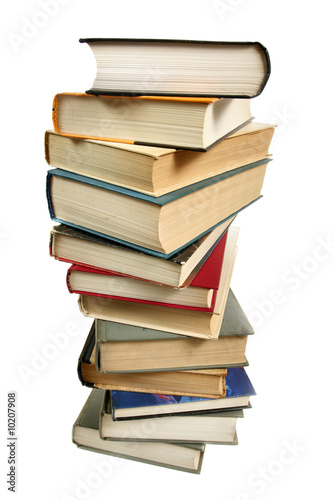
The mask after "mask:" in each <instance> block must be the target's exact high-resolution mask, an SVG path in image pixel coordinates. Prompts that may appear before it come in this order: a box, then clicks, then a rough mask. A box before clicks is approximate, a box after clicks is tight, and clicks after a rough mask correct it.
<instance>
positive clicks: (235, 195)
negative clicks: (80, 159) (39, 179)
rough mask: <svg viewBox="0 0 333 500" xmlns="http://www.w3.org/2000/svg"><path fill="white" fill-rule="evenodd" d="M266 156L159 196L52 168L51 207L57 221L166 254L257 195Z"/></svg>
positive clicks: (208, 228) (195, 237)
mask: <svg viewBox="0 0 333 500" xmlns="http://www.w3.org/2000/svg"><path fill="white" fill-rule="evenodd" d="M268 161H269V160H268V159H265V160H261V161H258V162H255V163H251V164H249V165H245V166H243V167H240V168H237V169H235V170H232V171H229V172H225V173H223V174H221V175H218V176H215V177H212V178H210V179H206V180H204V181H201V182H198V183H196V184H192V185H190V186H186V187H184V188H182V189H178V190H176V191H173V192H171V193H168V194H165V195H163V196H159V197H154V196H149V195H145V194H143V193H139V192H137V191H133V190H130V189H126V188H122V187H120V186H116V185H113V184H109V183H106V182H102V181H98V180H96V179H91V178H89V177H84V176H82V175H78V174H74V173H71V172H66V171H64V170H60V169H54V170H50V171H49V172H48V176H47V199H48V205H49V212H50V215H51V218H52V219H53V220H55V221H57V222H61V223H63V224H66V225H69V226H72V227H75V228H76V229H82V230H86V231H88V232H91V233H93V234H97V235H99V236H103V237H105V238H110V239H111V240H114V241H117V242H120V243H123V244H126V245H129V246H132V247H134V248H136V249H138V250H141V251H143V252H146V253H150V254H153V255H156V256H160V257H161V256H163V255H164V258H169V257H170V256H171V255H173V254H174V253H176V252H179V251H180V249H182V248H184V247H185V246H187V245H189V244H190V243H192V242H193V241H194V240H196V239H198V238H200V237H201V236H203V235H204V234H206V233H207V232H210V231H212V230H213V229H214V228H216V227H218V226H219V225H220V224H222V223H223V222H225V221H226V220H228V219H230V218H232V217H234V216H235V215H236V214H237V213H238V212H239V211H241V210H243V209H244V208H246V207H247V206H249V205H250V204H252V203H253V202H254V201H256V200H257V199H258V198H260V197H261V189H262V185H263V182H264V177H265V172H266V166H267V163H268Z"/></svg>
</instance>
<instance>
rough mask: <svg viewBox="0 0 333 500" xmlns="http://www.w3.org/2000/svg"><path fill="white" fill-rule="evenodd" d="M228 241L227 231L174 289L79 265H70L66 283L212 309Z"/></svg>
mask: <svg viewBox="0 0 333 500" xmlns="http://www.w3.org/2000/svg"><path fill="white" fill-rule="evenodd" d="M226 241H227V232H226V233H225V235H224V236H223V238H222V239H221V240H220V242H219V243H218V245H217V246H216V247H215V249H214V250H213V251H212V253H211V254H210V256H209V257H208V259H207V260H206V262H205V263H204V264H203V266H202V267H201V269H200V270H199V271H198V273H197V275H196V276H195V277H194V278H193V280H192V282H191V284H190V285H189V286H188V287H186V288H182V289H173V288H171V287H168V286H163V285H160V284H156V283H151V282H148V281H146V280H142V279H137V278H134V277H128V276H122V275H118V274H116V273H110V272H106V271H99V270H96V269H93V268H88V267H84V266H77V265H73V266H71V267H70V268H69V269H68V271H67V286H68V289H69V291H70V292H71V293H81V294H84V295H93V296H98V297H107V298H114V299H120V300H128V301H133V302H140V303H148V304H149V303H150V304H159V305H164V306H169V307H181V308H188V309H194V310H203V311H209V312H212V311H213V310H214V306H215V300H216V295H217V289H218V286H219V281H220V275H221V271H222V263H223V256H224V250H225V245H226Z"/></svg>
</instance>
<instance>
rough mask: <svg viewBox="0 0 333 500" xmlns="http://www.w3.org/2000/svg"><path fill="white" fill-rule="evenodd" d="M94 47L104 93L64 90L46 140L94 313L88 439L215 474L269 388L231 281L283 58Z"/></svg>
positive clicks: (261, 173) (86, 362)
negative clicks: (267, 102)
mask: <svg viewBox="0 0 333 500" xmlns="http://www.w3.org/2000/svg"><path fill="white" fill-rule="evenodd" d="M80 41H81V42H85V43H88V44H89V46H90V47H91V49H92V51H93V53H94V54H95V57H96V62H97V74H96V79H95V81H94V84H93V87H92V88H91V89H90V90H89V91H87V92H86V93H80V94H79V93H77V94H73V93H62V94H58V95H56V97H55V98H54V103H53V123H54V130H48V131H47V132H46V134H45V155H46V160H47V162H48V163H49V164H50V165H51V166H52V167H56V168H54V169H51V170H50V171H49V172H48V175H47V198H48V205H49V211H50V215H51V218H52V219H53V220H54V221H56V222H58V223H59V224H58V225H57V226H55V227H53V229H52V231H51V237H50V254H51V255H52V256H53V257H55V258H56V259H58V260H61V261H65V262H68V263H70V264H71V266H70V268H69V269H68V272H67V276H66V280H67V286H68V289H69V291H70V292H71V293H77V294H78V304H79V308H80V310H81V312H82V313H83V314H84V315H85V316H88V317H91V318H93V323H92V326H91V329H90V332H89V334H88V337H87V339H86V342H85V344H84V346H83V349H82V352H81V355H80V357H79V362H78V375H79V379H80V381H81V383H82V384H84V385H85V386H87V387H90V388H91V392H90V395H89V397H88V399H87V402H86V404H85V405H84V407H83V409H82V411H81V413H80V415H79V416H78V418H77V420H76V422H75V424H74V426H73V441H74V443H76V444H77V445H78V446H79V447H81V448H84V449H88V450H93V451H96V452H100V453H106V454H111V455H115V456H120V457H123V458H128V459H132V460H137V461H142V462H146V463H151V464H155V465H161V466H165V467H170V468H174V469H178V470H184V471H188V472H194V473H199V472H200V470H201V464H202V460H203V454H204V449H205V445H206V444H207V443H214V444H220V445H221V444H237V434H236V422H237V419H238V418H241V417H243V410H244V409H246V408H249V407H250V406H251V405H250V397H251V396H252V395H254V394H255V392H254V389H253V386H252V384H251V382H250V380H249V378H248V376H247V374H246V371H245V369H244V367H245V366H247V364H248V362H247V358H246V355H245V350H246V343H247V338H248V336H249V335H252V334H253V333H254V332H253V329H252V327H251V325H250V324H249V322H248V320H247V318H246V316H245V314H244V312H243V311H242V308H241V306H240V304H239V303H238V301H237V299H236V297H235V295H234V294H233V292H232V290H231V288H230V283H231V276H232V270H233V266H234V262H235V257H236V252H237V237H238V232H239V228H237V227H234V225H233V222H234V220H235V218H236V216H237V214H238V213H239V212H240V211H241V210H243V209H245V208H247V207H248V206H249V205H251V204H252V203H254V202H255V201H257V200H258V199H259V198H260V197H261V189H262V185H263V181H264V177H265V171H266V166H267V164H268V162H269V161H270V158H269V156H270V155H269V153H268V148H269V144H270V141H271V139H272V136H273V132H274V126H273V125H269V124H261V123H255V122H253V121H252V115H251V111H250V98H251V97H255V96H257V95H258V94H259V93H260V92H261V91H262V90H263V88H264V86H265V84H266V82H267V80H268V77H269V73H270V62H269V56H268V53H267V50H266V49H265V48H264V47H263V46H262V45H261V44H259V43H257V42H255V43H252V42H251V43H242V42H239V43H236V42H230V43H226V42H197V41H195V42H189V41H180V40H128V39H84V40H80ZM152 70H154V71H152ZM152 75H153V76H152Z"/></svg>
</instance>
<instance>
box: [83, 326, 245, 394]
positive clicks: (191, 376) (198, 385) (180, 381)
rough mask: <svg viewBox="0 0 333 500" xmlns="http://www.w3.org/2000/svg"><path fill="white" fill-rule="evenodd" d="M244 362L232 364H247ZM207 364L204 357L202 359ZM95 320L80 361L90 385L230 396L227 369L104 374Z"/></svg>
mask: <svg viewBox="0 0 333 500" xmlns="http://www.w3.org/2000/svg"><path fill="white" fill-rule="evenodd" d="M242 359H245V361H244V362H239V363H234V364H233V365H231V366H246V365H247V364H248V363H247V361H246V358H242ZM201 361H202V362H203V363H204V359H203V358H201ZM95 362H96V349H95V322H94V323H93V324H92V327H91V329H90V332H89V334H88V337H87V339H86V342H85V344H84V346H83V349H82V352H81V354H80V357H79V360H78V376H79V379H80V381H81V383H82V384H83V385H85V386H87V387H91V388H93V387H95V388H99V389H109V390H119V391H132V392H149V393H153V394H154V393H158V394H171V395H177V396H197V397H205V398H222V397H225V395H226V386H225V377H226V376H227V369H226V367H224V366H220V367H218V368H215V369H212V368H210V369H209V368H206V367H205V366H204V365H203V368H202V369H196V370H190V369H188V368H187V369H186V368H185V369H179V370H175V371H173V370H167V371H160V370H159V371H142V372H122V373H104V374H100V373H98V372H97V370H96V365H95Z"/></svg>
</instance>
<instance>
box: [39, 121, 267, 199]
mask: <svg viewBox="0 0 333 500" xmlns="http://www.w3.org/2000/svg"><path fill="white" fill-rule="evenodd" d="M273 133H274V126H273V125H269V124H263V123H255V122H251V123H249V124H248V125H246V126H244V127H242V128H241V129H240V130H238V131H237V132H235V133H234V134H232V135H230V136H229V137H227V138H226V139H225V140H224V141H221V142H220V143H218V144H217V145H216V146H215V147H214V148H211V149H209V150H208V151H207V152H206V153H205V154H202V153H201V152H198V151H189V150H181V149H178V150H176V149H170V148H157V147H151V146H140V145H137V144H121V143H117V142H108V141H96V140H92V139H75V138H71V137H67V136H64V135H60V134H57V133H56V132H55V131H54V130H48V131H46V133H45V157H46V160H47V162H48V163H49V164H50V165H52V166H53V167H57V168H61V169H63V170H68V171H69V172H74V173H76V174H80V175H85V176H87V177H91V178H93V179H97V180H100V181H103V182H109V183H111V184H116V185H118V186H122V187H125V188H128V189H134V190H135V191H140V192H141V193H145V194H149V195H151V196H161V195H163V194H166V193H169V192H170V191H174V190H176V189H180V188H183V187H185V186H188V185H189V184H193V183H196V182H200V181H202V180H204V179H207V178H209V177H214V176H216V175H220V174H222V173H224V172H228V171H230V170H234V169H235V168H238V167H241V166H242V165H248V164H250V163H254V162H256V161H259V160H262V159H264V158H266V157H267V156H268V148H269V144H270V142H271V139H272V137H273Z"/></svg>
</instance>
